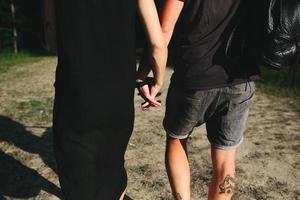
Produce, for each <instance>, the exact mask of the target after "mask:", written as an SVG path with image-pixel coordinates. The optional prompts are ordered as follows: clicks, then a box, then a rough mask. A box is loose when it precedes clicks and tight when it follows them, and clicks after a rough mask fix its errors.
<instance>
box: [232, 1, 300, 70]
mask: <svg viewBox="0 0 300 200" xmlns="http://www.w3.org/2000/svg"><path fill="white" fill-rule="evenodd" d="M238 15H239V17H238V18H239V19H240V20H239V22H238V23H237V22H233V24H237V25H236V27H234V28H233V31H232V32H231V34H230V36H229V39H228V42H227V44H226V46H227V48H226V56H227V58H228V62H229V63H230V64H233V65H237V66H243V67H246V68H248V69H249V70H250V71H251V70H253V68H257V66H260V65H264V66H267V67H270V68H273V69H281V68H283V67H285V66H288V65H290V64H292V63H293V62H295V61H296V60H297V59H296V58H297V55H298V54H299V53H298V52H299V47H297V46H298V44H299V41H300V0H243V1H242V4H241V8H240V12H239V13H238Z"/></svg>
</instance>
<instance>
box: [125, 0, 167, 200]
mask: <svg viewBox="0 0 300 200" xmlns="http://www.w3.org/2000/svg"><path fill="white" fill-rule="evenodd" d="M137 4H138V10H139V14H140V18H141V21H142V22H143V25H144V29H145V32H146V33H147V36H148V42H149V52H147V53H146V54H145V55H147V56H146V57H144V60H143V61H141V64H140V67H139V70H138V73H137V77H136V81H137V82H143V81H144V80H145V79H146V77H147V76H148V75H149V73H150V71H152V72H153V74H154V81H153V84H151V85H145V86H143V87H141V88H140V89H139V90H140V92H141V93H143V97H144V99H145V100H146V102H147V105H146V106H148V105H151V106H154V107H159V106H161V103H160V101H158V100H157V99H156V98H155V97H156V96H157V94H158V93H159V91H160V89H161V87H162V86H163V83H164V76H165V68H166V63H167V56H168V48H167V44H166V42H165V38H164V35H163V33H162V29H161V26H160V21H159V17H158V12H157V9H156V5H155V3H154V0H138V1H137ZM125 194H126V190H125V191H124V192H123V194H122V195H121V197H120V200H123V199H124V197H125Z"/></svg>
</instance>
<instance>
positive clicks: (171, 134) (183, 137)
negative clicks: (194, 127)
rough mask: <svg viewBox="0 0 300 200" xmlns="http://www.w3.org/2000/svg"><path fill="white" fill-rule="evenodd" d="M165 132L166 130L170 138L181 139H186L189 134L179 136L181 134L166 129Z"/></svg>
mask: <svg viewBox="0 0 300 200" xmlns="http://www.w3.org/2000/svg"><path fill="white" fill-rule="evenodd" d="M166 132H167V136H168V137H170V138H173V139H179V140H183V139H187V138H188V137H189V134H187V135H183V136H181V135H176V134H174V133H172V132H170V131H166Z"/></svg>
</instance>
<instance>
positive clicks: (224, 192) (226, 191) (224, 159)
mask: <svg viewBox="0 0 300 200" xmlns="http://www.w3.org/2000/svg"><path fill="white" fill-rule="evenodd" d="M211 157H212V163H213V177H212V180H211V184H210V186H209V192H208V200H230V199H231V197H232V194H233V191H234V187H235V160H236V149H234V150H220V149H214V148H212V149H211Z"/></svg>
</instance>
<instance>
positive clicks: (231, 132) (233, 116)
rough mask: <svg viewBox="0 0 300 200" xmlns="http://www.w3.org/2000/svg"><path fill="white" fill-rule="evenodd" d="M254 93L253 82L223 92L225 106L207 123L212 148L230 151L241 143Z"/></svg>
mask: <svg viewBox="0 0 300 200" xmlns="http://www.w3.org/2000/svg"><path fill="white" fill-rule="evenodd" d="M254 93H255V84H254V82H248V83H243V84H239V85H235V86H231V87H228V88H226V89H225V90H224V93H223V98H224V99H225V100H224V101H225V102H226V106H225V107H224V109H223V110H222V111H221V112H218V113H216V114H215V115H214V116H213V117H212V118H210V119H209V120H208V122H207V132H208V139H209V141H210V142H211V144H212V146H214V147H216V148H220V149H232V148H236V147H238V146H239V145H240V144H241V143H242V141H243V133H244V130H245V127H246V121H247V118H248V113H249V109H250V106H251V104H252V101H253V96H254Z"/></svg>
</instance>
